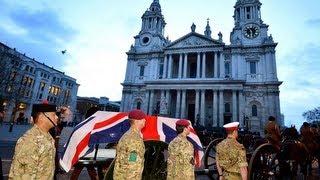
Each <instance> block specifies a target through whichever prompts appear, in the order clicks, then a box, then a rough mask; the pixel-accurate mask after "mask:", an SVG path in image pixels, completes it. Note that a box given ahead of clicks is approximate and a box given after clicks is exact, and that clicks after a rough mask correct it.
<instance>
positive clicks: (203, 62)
mask: <svg viewBox="0 0 320 180" xmlns="http://www.w3.org/2000/svg"><path fill="white" fill-rule="evenodd" d="M202 78H206V53H205V52H204V53H203V54H202Z"/></svg>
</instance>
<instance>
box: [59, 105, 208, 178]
mask: <svg viewBox="0 0 320 180" xmlns="http://www.w3.org/2000/svg"><path fill="white" fill-rule="evenodd" d="M127 115H128V114H127V113H124V112H105V111H98V112H96V113H95V114H93V115H92V116H91V117H89V118H88V119H86V120H85V121H83V122H81V123H80V124H78V125H77V126H76V127H75V128H74V130H73V132H72V133H71V135H70V137H69V140H68V142H67V143H66V144H65V146H64V148H65V149H64V152H63V154H62V157H61V159H60V165H61V167H62V168H63V169H64V170H65V171H67V172H68V171H70V169H71V167H72V166H73V165H74V164H76V163H77V162H78V160H79V158H81V157H83V156H85V155H86V154H87V153H88V152H89V151H90V149H92V147H93V146H92V145H94V144H99V143H112V142H118V141H119V139H120V138H121V136H122V135H123V134H124V133H125V132H126V131H127V130H129V128H130V124H129V121H128V116H127ZM177 120H178V119H173V118H166V117H160V116H147V117H146V126H145V127H144V128H143V129H142V136H143V140H144V141H149V140H155V141H162V142H166V143H170V142H171V141H172V140H173V139H174V138H175V137H176V136H177V133H176V130H175V127H176V125H175V123H176V121H177ZM188 140H189V141H190V142H191V143H192V144H193V146H194V149H195V164H196V166H197V167H200V166H201V160H202V157H203V148H202V144H201V142H200V140H199V138H198V136H197V134H196V133H195V131H194V129H193V128H191V133H190V134H189V135H188Z"/></svg>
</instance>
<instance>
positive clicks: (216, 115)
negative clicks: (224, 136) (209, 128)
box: [212, 90, 218, 127]
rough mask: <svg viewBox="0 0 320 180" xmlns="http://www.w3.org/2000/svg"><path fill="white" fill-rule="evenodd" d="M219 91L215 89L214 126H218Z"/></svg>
mask: <svg viewBox="0 0 320 180" xmlns="http://www.w3.org/2000/svg"><path fill="white" fill-rule="evenodd" d="M217 107H218V93H217V91H216V90H213V104H212V109H213V116H212V117H213V118H212V120H213V123H212V125H213V126H214V127H216V126H218V108H217Z"/></svg>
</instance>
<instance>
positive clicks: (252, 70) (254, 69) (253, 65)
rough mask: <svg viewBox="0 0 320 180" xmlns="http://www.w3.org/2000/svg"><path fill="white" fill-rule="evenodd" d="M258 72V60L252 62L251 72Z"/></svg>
mask: <svg viewBox="0 0 320 180" xmlns="http://www.w3.org/2000/svg"><path fill="white" fill-rule="evenodd" d="M256 73H257V67H256V62H250V74H256Z"/></svg>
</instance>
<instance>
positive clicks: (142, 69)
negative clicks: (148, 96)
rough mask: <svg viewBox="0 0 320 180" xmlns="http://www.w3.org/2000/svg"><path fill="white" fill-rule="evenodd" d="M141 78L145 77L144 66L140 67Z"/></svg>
mask: <svg viewBox="0 0 320 180" xmlns="http://www.w3.org/2000/svg"><path fill="white" fill-rule="evenodd" d="M140 76H144V66H140Z"/></svg>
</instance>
